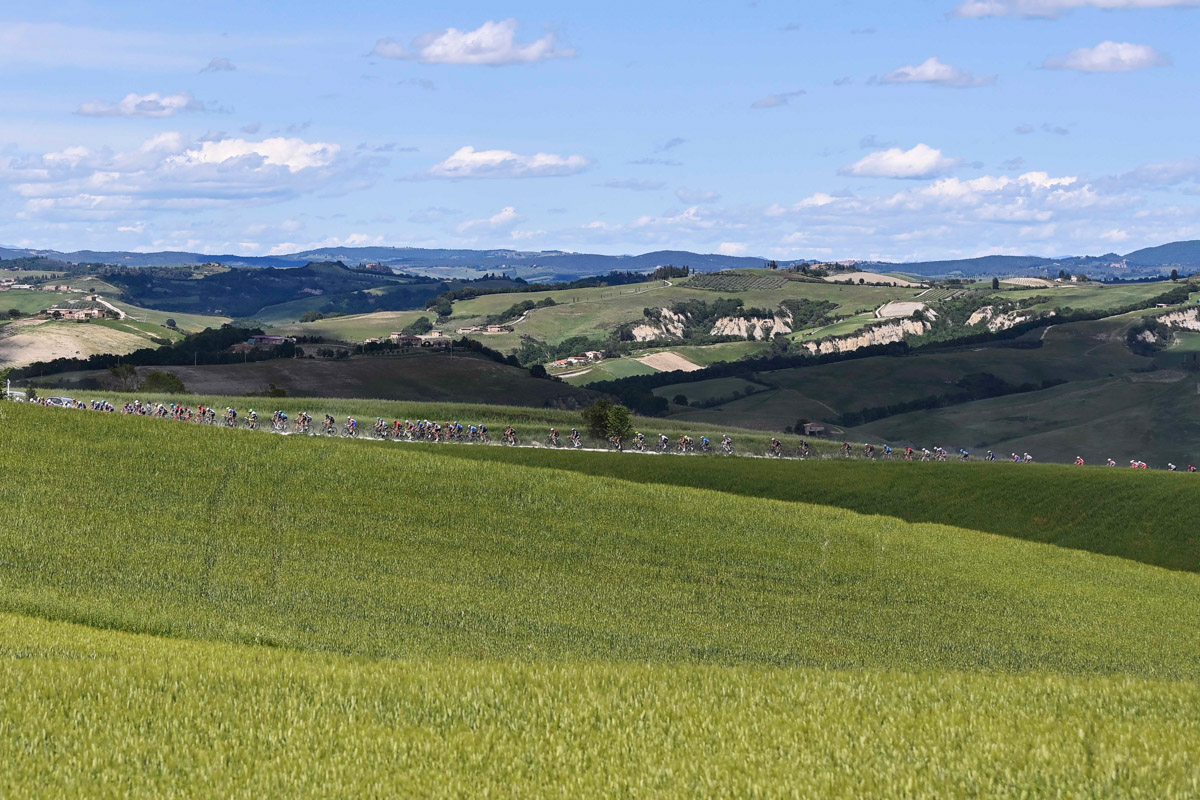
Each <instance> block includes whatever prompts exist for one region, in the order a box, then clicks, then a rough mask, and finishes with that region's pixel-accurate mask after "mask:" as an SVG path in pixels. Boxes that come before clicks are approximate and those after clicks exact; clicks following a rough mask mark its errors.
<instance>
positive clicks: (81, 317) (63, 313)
mask: <svg viewBox="0 0 1200 800" xmlns="http://www.w3.org/2000/svg"><path fill="white" fill-rule="evenodd" d="M46 313H47V314H49V315H50V316H52V317H53V316H55V315H57V316H59V317H61V318H62V319H73V320H76V321H77V322H86V321H87V320H89V319H101V318H102V317H103V316H104V309H102V308H49V309H46Z"/></svg>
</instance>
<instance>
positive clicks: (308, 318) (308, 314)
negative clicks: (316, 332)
mask: <svg viewBox="0 0 1200 800" xmlns="http://www.w3.org/2000/svg"><path fill="white" fill-rule="evenodd" d="M319 319H325V315H324V314H322V313H321V312H320V311H305V312H304V313H303V314H301V315H300V321H301V322H316V321H317V320H319Z"/></svg>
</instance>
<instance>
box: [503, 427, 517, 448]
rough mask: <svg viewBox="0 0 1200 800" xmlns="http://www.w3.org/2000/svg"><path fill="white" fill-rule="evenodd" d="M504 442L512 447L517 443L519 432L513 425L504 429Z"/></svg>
mask: <svg viewBox="0 0 1200 800" xmlns="http://www.w3.org/2000/svg"><path fill="white" fill-rule="evenodd" d="M504 441H505V442H507V443H508V444H511V445H515V444H516V443H517V431H516V429H515V428H513V426H512V425H509V426H508V427H507V428H505V429H504Z"/></svg>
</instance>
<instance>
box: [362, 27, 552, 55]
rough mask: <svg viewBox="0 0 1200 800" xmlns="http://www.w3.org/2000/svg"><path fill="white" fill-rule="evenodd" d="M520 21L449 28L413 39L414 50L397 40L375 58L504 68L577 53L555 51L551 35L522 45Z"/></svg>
mask: <svg viewBox="0 0 1200 800" xmlns="http://www.w3.org/2000/svg"><path fill="white" fill-rule="evenodd" d="M516 36H517V21H516V20H515V19H506V20H501V21H500V22H496V21H494V20H489V21H487V22H485V23H483V25H481V26H479V27H478V28H476V29H475V30H473V31H460V30H459V29H458V28H446V29H445V30H441V31H434V32H432V33H427V34H424V35H423V36H419V37H417V38H416V39H414V40H413V42H412V45H411V49H409V48H405V47H404V46H403V45H401V44H400V43H399V42H397V41H395V40H394V39H380V40H379V41H378V42H376V43H375V49H374V50H373V51H372V53H373V54H374V55H377V56H380V57H382V58H406V59H413V60H416V61H420V62H421V63H423V64H476V65H479V64H482V65H487V66H503V65H507V64H530V63H533V62H535V61H545V60H546V59H551V58H571V57H573V56H574V55H575V51H574V50H571V49H563V50H560V49H556V47H555V45H556V44H557V39H556V37H555V35H554V34H553V33H548V34H546V35H545V36H543V37H542V38H541V39H538V40H536V41H533V42H530V43H528V44H521V43H520V42H518V41H517V40H516Z"/></svg>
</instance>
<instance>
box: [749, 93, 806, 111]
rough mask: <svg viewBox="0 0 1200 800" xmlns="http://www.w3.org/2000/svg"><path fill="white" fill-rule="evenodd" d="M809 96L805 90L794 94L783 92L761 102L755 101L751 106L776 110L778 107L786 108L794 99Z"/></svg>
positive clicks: (769, 96)
mask: <svg viewBox="0 0 1200 800" xmlns="http://www.w3.org/2000/svg"><path fill="white" fill-rule="evenodd" d="M805 94H808V93H807V92H805V91H804V90H803V89H797V90H796V91H794V92H781V93H779V94H769V95H767V96H766V97H764V98H762V99H761V100H755V101H754V102H753V103H751V104H750V107H751V108H758V109H762V108H775V107H776V106H786V105H787V103H788V101H789V100H791V99H792V98H793V97H800V96H802V95H805Z"/></svg>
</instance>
